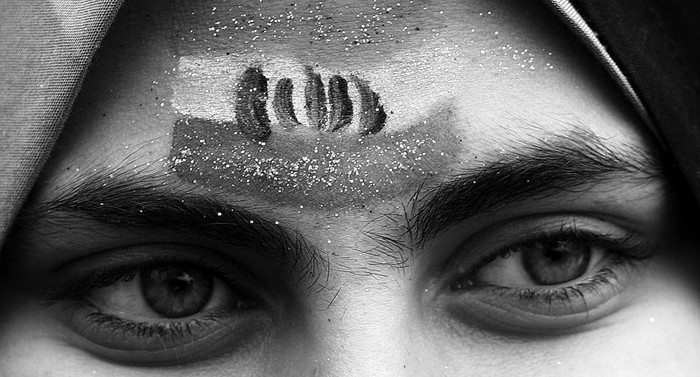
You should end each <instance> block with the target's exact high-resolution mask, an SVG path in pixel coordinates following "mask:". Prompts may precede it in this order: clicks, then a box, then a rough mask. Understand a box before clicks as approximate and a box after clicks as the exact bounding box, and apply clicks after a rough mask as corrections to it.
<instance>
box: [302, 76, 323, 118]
mask: <svg viewBox="0 0 700 377" xmlns="http://www.w3.org/2000/svg"><path fill="white" fill-rule="evenodd" d="M304 95H305V96H306V106H305V107H306V115H307V117H308V118H309V126H311V127H313V128H317V129H319V130H321V129H324V127H326V122H327V112H328V109H326V91H325V89H324V87H323V81H321V75H319V74H318V73H315V72H314V71H313V69H312V68H311V67H306V88H305V89H304Z"/></svg>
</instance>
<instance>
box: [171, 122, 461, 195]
mask: <svg viewBox="0 0 700 377" xmlns="http://www.w3.org/2000/svg"><path fill="white" fill-rule="evenodd" d="M454 124H455V119H454V114H453V113H452V111H451V110H449V109H444V110H442V111H437V112H436V113H434V114H433V115H431V116H430V117H429V118H426V119H422V120H419V121H417V122H415V123H414V124H413V125H412V126H409V127H405V129H404V130H403V131H399V132H395V133H387V132H377V133H374V134H372V133H367V132H361V133H355V132H352V133H348V132H343V133H338V132H323V131H321V130H317V129H314V128H311V127H297V128H294V129H285V128H284V127H273V132H272V133H271V134H270V136H269V138H268V139H267V141H266V142H264V143H261V142H257V141H254V140H251V139H250V138H249V137H248V136H247V135H246V134H245V133H244V132H242V131H241V130H240V129H239V128H238V127H237V126H236V124H235V123H233V122H215V121H211V120H206V119H201V118H184V119H181V120H179V121H178V122H177V123H176V124H175V127H174V133H173V146H172V151H171V158H172V166H173V169H174V171H175V172H176V174H177V175H178V176H179V177H180V178H181V179H183V180H186V181H188V182H192V183H194V184H197V185H201V186H204V187H209V188H216V189H221V190H224V191H226V192H229V193H232V194H238V195H244V196H247V197H253V198H256V199H261V200H264V201H267V202H272V203H275V204H280V205H289V206H294V207H298V206H299V205H304V206H309V207H317V208H339V207H354V208H359V207H361V206H363V205H365V204H368V203H369V202H371V201H383V200H391V199H394V198H396V197H399V196H401V195H404V194H407V193H410V192H411V190H413V189H415V187H416V186H417V185H420V184H422V183H423V182H425V181H426V180H429V179H430V178H431V177H433V176H437V175H440V176H443V175H445V174H446V173H447V170H448V168H449V164H450V162H451V160H452V158H453V157H454V155H455V154H456V153H457V150H458V148H459V139H458V138H457V137H455V135H454V134H453V133H452V126H453V125H454Z"/></svg>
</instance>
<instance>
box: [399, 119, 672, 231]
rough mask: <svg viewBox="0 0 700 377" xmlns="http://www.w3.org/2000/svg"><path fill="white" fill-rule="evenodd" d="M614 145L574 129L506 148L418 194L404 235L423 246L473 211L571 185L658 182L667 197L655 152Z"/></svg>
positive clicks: (542, 195) (537, 196)
mask: <svg viewBox="0 0 700 377" xmlns="http://www.w3.org/2000/svg"><path fill="white" fill-rule="evenodd" d="M618 149H619V150H618ZM618 149H615V150H613V149H611V148H610V147H608V146H607V145H606V144H605V143H603V142H602V141H601V140H600V139H599V138H598V137H596V136H595V135H592V134H590V133H589V132H586V131H582V130H574V131H571V132H570V133H569V134H568V135H553V136H552V137H551V138H550V139H548V141H543V140H540V141H538V142H535V143H533V144H528V145H526V146H525V148H520V149H519V150H517V151H510V152H506V153H504V154H503V155H502V158H501V160H497V161H493V162H491V163H488V164H485V165H484V166H482V167H480V168H476V169H472V170H470V171H467V172H466V173H464V174H462V175H458V176H457V177H455V178H452V179H451V180H450V181H448V182H446V183H442V184H440V185H438V186H436V187H431V188H427V189H426V188H423V189H422V191H419V192H417V193H416V194H415V195H414V196H413V197H412V198H411V201H410V203H409V205H408V206H407V207H408V208H409V209H410V211H409V212H410V217H409V219H408V222H409V223H408V230H409V233H410V234H411V235H412V237H413V238H414V241H415V243H416V244H418V245H423V244H425V243H426V242H428V241H430V240H431V239H433V238H434V237H436V236H437V235H438V233H440V232H442V231H443V230H444V229H447V228H449V227H450V226H451V225H454V224H456V223H459V222H461V221H464V220H466V219H468V218H470V217H473V216H476V215H478V214H483V213H487V212H491V211H494V210H497V209H500V208H503V207H505V206H507V205H511V204H515V203H519V202H523V201H526V200H534V199H542V198H546V197H548V196H552V195H554V194H557V193H561V192H567V191H571V190H575V189H577V190H576V191H575V192H574V194H580V193H581V192H586V191H587V190H590V189H591V188H593V187H596V186H597V185H598V186H599V185H603V184H606V183H607V184H612V183H615V184H620V183H629V184H634V185H639V187H643V186H644V185H646V184H648V183H651V182H663V183H664V184H663V185H662V186H661V188H660V190H659V194H660V195H666V193H667V191H668V190H669V188H668V187H667V186H668V185H667V184H666V181H665V180H664V179H663V178H664V175H663V171H662V167H661V166H660V162H659V161H658V160H657V159H656V158H655V156H654V155H652V154H650V153H647V152H646V151H643V150H641V149H639V148H636V147H633V146H629V145H623V146H621V147H619V148H618ZM582 186H588V187H587V188H583V189H582V188H581V187H582Z"/></svg>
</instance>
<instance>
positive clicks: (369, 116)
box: [352, 76, 386, 136]
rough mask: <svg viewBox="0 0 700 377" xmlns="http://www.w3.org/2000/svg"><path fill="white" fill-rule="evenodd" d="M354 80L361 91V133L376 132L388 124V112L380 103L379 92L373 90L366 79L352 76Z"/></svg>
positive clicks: (363, 134)
mask: <svg viewBox="0 0 700 377" xmlns="http://www.w3.org/2000/svg"><path fill="white" fill-rule="evenodd" d="M352 82H353V83H354V84H355V87H356V88H357V91H359V92H360V99H361V104H360V134H361V135H362V136H366V135H371V134H376V133H377V132H379V131H381V130H382V128H384V126H385V125H386V112H385V111H384V106H382V105H381V104H380V103H379V94H377V93H376V92H374V91H372V89H370V88H369V84H368V83H367V81H365V80H362V79H360V78H358V77H356V76H352Z"/></svg>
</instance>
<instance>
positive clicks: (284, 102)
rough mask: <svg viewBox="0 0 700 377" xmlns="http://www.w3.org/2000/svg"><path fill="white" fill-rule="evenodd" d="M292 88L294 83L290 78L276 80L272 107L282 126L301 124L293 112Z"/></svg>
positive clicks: (291, 126)
mask: <svg viewBox="0 0 700 377" xmlns="http://www.w3.org/2000/svg"><path fill="white" fill-rule="evenodd" d="M293 90H294V83H292V79H288V78H283V79H280V80H279V81H277V86H276V87H275V98H274V99H273V101H272V107H273V108H274V109H275V115H276V116H277V119H278V120H279V122H280V125H281V126H282V127H284V128H295V127H297V126H300V125H301V123H299V120H297V116H296V114H295V113H294V104H293V103H292V91H293Z"/></svg>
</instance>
